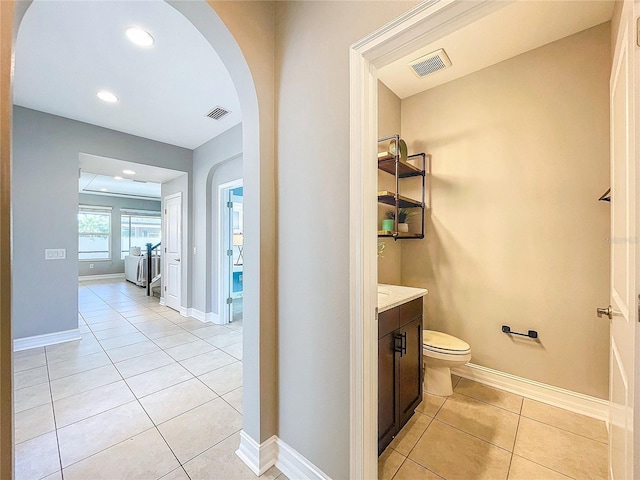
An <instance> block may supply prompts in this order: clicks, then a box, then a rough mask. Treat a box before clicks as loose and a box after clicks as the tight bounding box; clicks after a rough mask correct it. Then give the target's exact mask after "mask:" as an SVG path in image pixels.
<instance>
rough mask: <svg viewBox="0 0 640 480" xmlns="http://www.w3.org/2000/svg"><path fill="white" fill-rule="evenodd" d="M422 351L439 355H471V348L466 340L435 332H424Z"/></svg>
mask: <svg viewBox="0 0 640 480" xmlns="http://www.w3.org/2000/svg"><path fill="white" fill-rule="evenodd" d="M422 349H423V351H426V352H432V353H435V354H439V355H469V354H470V353H471V347H470V346H469V344H468V343H467V342H465V341H464V340H460V339H459V338H457V337H454V336H452V335H447V334H446V333H442V332H435V331H433V330H423V331H422Z"/></svg>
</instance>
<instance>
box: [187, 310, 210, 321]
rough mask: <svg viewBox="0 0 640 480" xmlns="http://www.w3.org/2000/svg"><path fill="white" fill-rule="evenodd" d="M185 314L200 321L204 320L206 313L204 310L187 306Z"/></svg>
mask: <svg viewBox="0 0 640 480" xmlns="http://www.w3.org/2000/svg"><path fill="white" fill-rule="evenodd" d="M187 316H188V317H192V318H195V319H196V320H200V321H201V322H206V321H207V320H206V317H207V316H206V315H205V313H204V312H201V311H200V310H197V309H195V308H187Z"/></svg>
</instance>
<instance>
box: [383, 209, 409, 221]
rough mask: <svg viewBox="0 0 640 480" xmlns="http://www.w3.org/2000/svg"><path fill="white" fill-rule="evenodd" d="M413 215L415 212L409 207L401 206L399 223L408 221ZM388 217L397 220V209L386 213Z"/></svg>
mask: <svg viewBox="0 0 640 480" xmlns="http://www.w3.org/2000/svg"><path fill="white" fill-rule="evenodd" d="M412 216H413V212H412V211H411V210H409V209H407V208H401V209H400V210H398V223H407V222H408V221H409V219H410V218H411V217H412ZM385 217H386V218H390V219H391V220H395V218H396V211H395V210H389V211H388V212H387V214H386V215H385Z"/></svg>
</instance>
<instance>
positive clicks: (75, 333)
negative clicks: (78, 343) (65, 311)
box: [13, 328, 82, 352]
mask: <svg viewBox="0 0 640 480" xmlns="http://www.w3.org/2000/svg"><path fill="white" fill-rule="evenodd" d="M81 338H82V336H81V335H80V331H79V330H78V329H77V328H74V329H73V330H65V331H63V332H54V333H45V334H44V335H35V336H33V337H24V338H16V339H14V340H13V351H14V352H19V351H20V350H27V349H29V348H36V347H46V346H47V345H55V344H56V343H64V342H70V341H72V340H80V339H81Z"/></svg>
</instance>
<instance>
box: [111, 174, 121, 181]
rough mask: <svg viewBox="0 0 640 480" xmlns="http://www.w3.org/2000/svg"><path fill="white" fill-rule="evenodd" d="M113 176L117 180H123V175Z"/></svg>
mask: <svg viewBox="0 0 640 480" xmlns="http://www.w3.org/2000/svg"><path fill="white" fill-rule="evenodd" d="M113 178H115V179H116V180H122V177H121V176H120V175H116V176H115V177H113Z"/></svg>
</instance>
